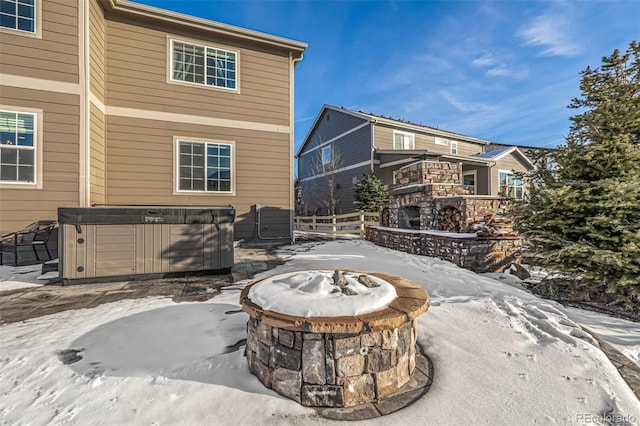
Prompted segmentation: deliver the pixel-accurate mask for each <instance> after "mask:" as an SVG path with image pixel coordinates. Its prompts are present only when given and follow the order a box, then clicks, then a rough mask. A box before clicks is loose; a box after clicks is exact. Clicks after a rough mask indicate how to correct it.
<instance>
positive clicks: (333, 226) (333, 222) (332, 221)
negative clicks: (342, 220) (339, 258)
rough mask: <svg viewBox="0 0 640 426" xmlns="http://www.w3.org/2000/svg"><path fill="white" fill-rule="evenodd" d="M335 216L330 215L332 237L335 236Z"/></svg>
mask: <svg viewBox="0 0 640 426" xmlns="http://www.w3.org/2000/svg"><path fill="white" fill-rule="evenodd" d="M336 230H337V228H336V215H335V214H334V215H332V216H331V232H332V233H333V236H334V237H335V235H336Z"/></svg>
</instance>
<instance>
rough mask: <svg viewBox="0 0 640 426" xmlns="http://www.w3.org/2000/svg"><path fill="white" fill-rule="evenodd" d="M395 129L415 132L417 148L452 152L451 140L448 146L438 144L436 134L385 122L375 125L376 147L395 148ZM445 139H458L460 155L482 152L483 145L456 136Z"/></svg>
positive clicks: (442, 152) (445, 152)
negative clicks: (388, 124) (389, 124)
mask: <svg viewBox="0 0 640 426" xmlns="http://www.w3.org/2000/svg"><path fill="white" fill-rule="evenodd" d="M394 130H396V131H400V132H406V133H413V134H414V135H415V149H416V150H426V151H429V152H437V153H441V154H450V153H451V142H449V144H448V145H447V146H444V145H436V142H435V138H436V136H434V135H430V134H427V133H422V132H416V131H413V130H407V129H405V128H402V127H391V126H387V125H385V124H376V126H375V130H374V134H375V136H374V138H375V141H374V145H375V147H376V148H377V149H381V150H385V149H394V148H393V131H394ZM443 139H447V140H449V141H451V140H456V141H458V155H474V154H479V153H480V152H482V145H480V144H475V143H471V142H466V141H461V140H458V139H455V138H447V137H443Z"/></svg>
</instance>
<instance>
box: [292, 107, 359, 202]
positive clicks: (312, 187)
mask: <svg viewBox="0 0 640 426" xmlns="http://www.w3.org/2000/svg"><path fill="white" fill-rule="evenodd" d="M328 115H329V116H330V119H329V120H327V116H328ZM366 123H367V121H366V120H365V119H363V118H359V117H355V116H353V115H350V114H346V113H344V112H341V111H336V110H331V109H328V110H325V112H324V113H323V114H322V115H321V117H320V119H319V120H318V122H317V125H316V127H315V128H314V129H313V131H312V133H311V134H310V135H309V136H308V138H307V140H308V141H309V142H308V143H307V145H305V146H304V149H303V151H302V152H301V154H300V156H299V158H298V178H299V179H300V180H301V184H300V188H301V190H302V202H303V204H302V210H303V212H306V213H309V214H314V213H316V212H320V213H324V214H326V213H327V211H328V208H327V200H328V199H329V198H330V196H329V188H328V186H329V183H328V178H327V177H326V176H321V174H322V164H321V162H322V149H321V148H318V149H315V148H316V147H318V146H320V145H322V144H324V143H326V142H329V141H332V140H333V141H332V142H330V145H331V149H332V151H333V155H334V156H335V157H334V158H335V159H336V164H335V167H336V168H338V169H341V168H348V169H347V170H344V171H341V172H338V173H336V174H335V175H334V178H333V179H334V181H333V184H334V185H339V186H340V188H339V189H336V193H335V194H336V197H337V203H336V206H335V210H336V212H338V213H348V212H351V211H353V191H352V190H351V188H352V182H353V178H354V177H356V178H358V179H359V178H361V177H362V175H363V174H365V173H368V172H369V171H370V170H371V125H366ZM363 125H364V126H363ZM359 126H362V127H360V128H358V127H359ZM353 129H357V130H353ZM349 131H350V132H349ZM347 132H349V133H347ZM345 133H347V134H345ZM363 163H366V164H363ZM358 164H359V165H360V166H358V167H354V168H349V167H353V166H354V165H358Z"/></svg>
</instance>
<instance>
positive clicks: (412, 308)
mask: <svg viewBox="0 0 640 426" xmlns="http://www.w3.org/2000/svg"><path fill="white" fill-rule="evenodd" d="M350 272H353V271H350ZM367 274H368V275H371V276H374V277H378V278H380V279H382V280H385V281H387V282H388V283H390V284H392V285H393V286H394V287H395V289H396V293H397V296H398V297H397V298H396V299H395V300H394V301H393V302H392V303H391V304H390V305H388V307H386V308H385V309H382V310H379V311H376V312H372V313H368V314H363V315H357V316H351V317H349V316H347V317H324V318H304V317H298V316H290V315H284V314H280V313H278V312H273V311H269V310H263V309H262V308H261V307H260V306H258V305H256V304H254V303H253V302H252V301H251V300H250V299H249V297H248V295H249V291H250V288H251V286H253V285H256V284H259V283H260V281H263V280H260V281H258V282H256V283H253V284H251V285H250V286H248V287H246V288H245V289H244V290H243V291H242V294H241V303H242V308H243V310H244V311H245V312H247V313H248V314H249V316H250V319H249V323H248V326H247V350H246V354H247V358H248V363H249V369H250V370H251V372H252V373H253V374H254V375H256V376H257V377H258V379H259V380H260V381H261V382H262V383H263V384H264V385H265V386H266V387H268V388H271V389H273V390H275V391H276V392H278V393H280V394H282V395H284V396H286V397H288V398H290V399H293V400H295V401H297V402H298V403H300V404H302V405H305V406H310V407H352V406H356V405H360V404H365V403H369V402H374V401H379V400H380V399H382V398H385V397H387V396H390V395H392V394H394V393H395V392H397V391H398V390H399V389H400V388H401V387H402V386H403V385H405V384H406V383H407V382H408V381H409V380H410V378H411V375H412V373H413V371H414V368H415V365H416V361H415V360H416V332H417V329H416V327H417V325H416V318H417V317H418V316H419V315H420V314H422V313H424V312H425V311H426V310H427V309H428V307H429V300H428V296H427V293H426V291H425V290H424V289H422V288H420V287H419V286H418V285H416V284H415V283H413V282H412V281H409V280H406V279H403V278H400V277H395V276H390V275H385V274H380V273H367ZM265 279H266V278H265Z"/></svg>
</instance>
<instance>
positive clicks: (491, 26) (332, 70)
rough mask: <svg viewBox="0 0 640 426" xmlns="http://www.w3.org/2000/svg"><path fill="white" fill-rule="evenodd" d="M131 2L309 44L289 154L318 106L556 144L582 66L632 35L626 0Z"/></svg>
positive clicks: (637, 24)
mask: <svg viewBox="0 0 640 426" xmlns="http://www.w3.org/2000/svg"><path fill="white" fill-rule="evenodd" d="M137 1H138V2H139V3H143V4H148V5H151V6H156V7H161V8H163V9H169V10H173V11H176V12H181V13H186V14H190V15H195V16H199V17H202V18H206V19H211V20H214V21H218V22H224V23H226V24H231V25H237V26H240V27H244V28H248V29H252V30H256V31H262V32H266V33H269V34H274V35H277V36H282V37H286V38H291V39H294V40H299V41H303V42H305V43H308V44H309V48H308V49H307V51H306V53H305V57H304V60H303V61H302V62H301V63H300V64H299V65H298V67H297V68H296V76H295V81H296V83H295V142H296V151H297V149H298V147H299V146H300V144H301V142H302V140H303V139H304V137H305V136H306V134H307V132H308V130H309V128H310V126H311V125H312V124H313V120H314V118H315V117H316V115H317V114H318V112H319V111H320V109H321V108H322V105H324V104H330V105H334V106H338V107H340V106H344V107H347V108H352V109H356V110H361V111H365V112H370V113H374V114H379V115H384V116H388V117H393V118H401V119H405V120H409V121H412V122H415V123H421V124H425V125H429V126H433V127H438V128H440V129H444V130H449V131H453V132H457V133H462V134H465V135H469V136H473V137H477V138H482V139H486V140H490V141H494V142H501V143H508V144H519V145H525V146H544V147H555V146H557V145H559V144H561V143H563V141H564V139H563V138H564V136H565V135H566V134H567V132H568V129H569V126H570V121H569V117H570V116H572V115H574V114H575V113H576V111H575V110H571V109H569V108H567V105H569V103H570V102H571V99H572V98H574V97H576V96H578V95H579V94H580V91H579V83H580V71H582V70H584V69H585V68H586V67H587V66H591V67H592V68H594V67H597V66H599V65H600V64H601V59H602V57H603V56H608V55H610V54H611V53H612V52H613V50H614V49H616V48H617V49H619V50H621V51H624V50H626V48H627V47H628V45H629V42H631V41H632V40H640V6H639V5H638V4H639V3H638V2H636V1H630V0H628V1H625V0H622V1H615V0H614V1H337V0H335V1H309V0H307V1H303V0H299V1H242V0H238V1H209V0H182V1H174V0H137Z"/></svg>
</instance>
